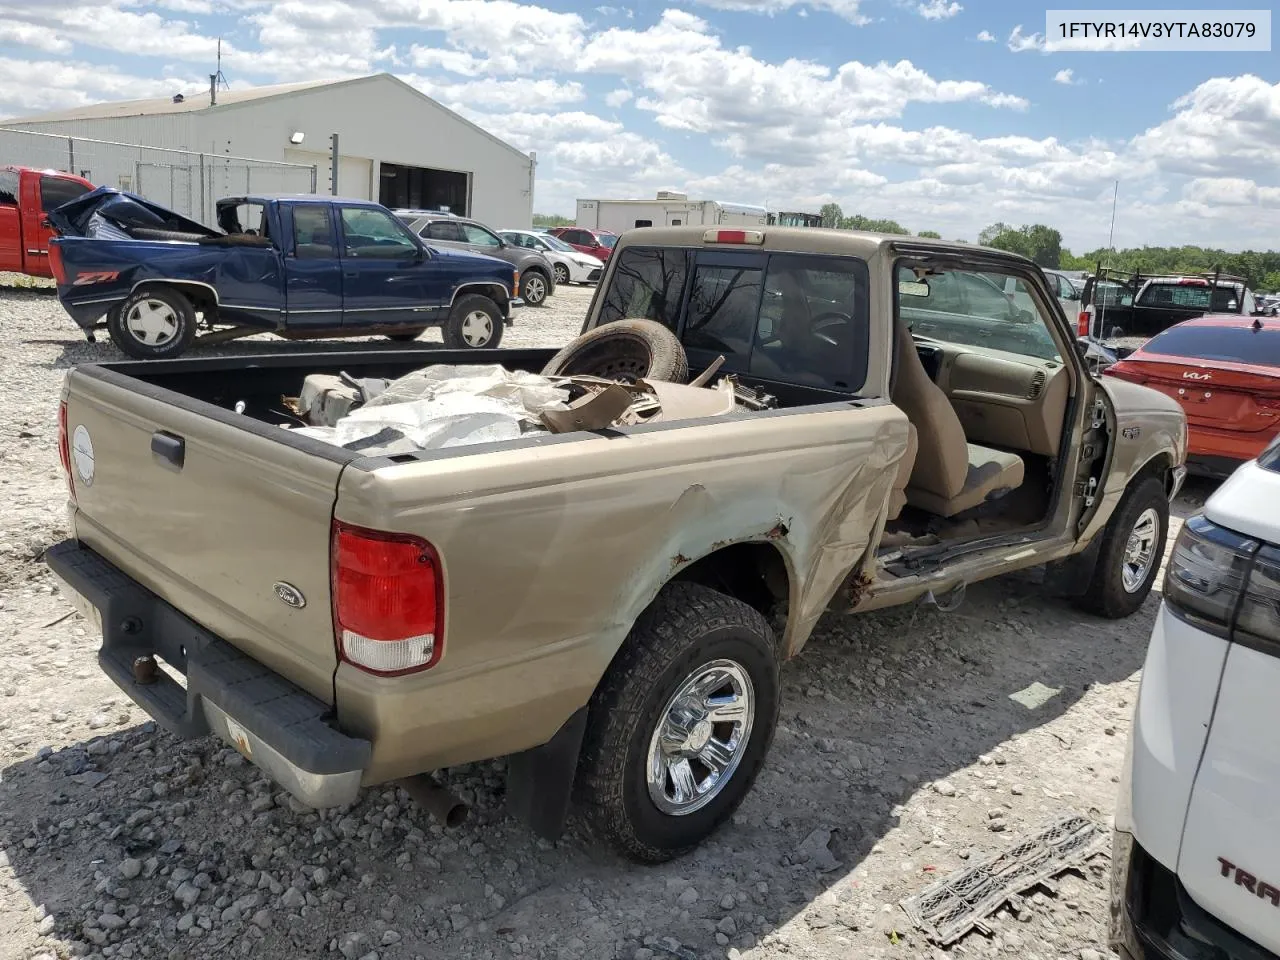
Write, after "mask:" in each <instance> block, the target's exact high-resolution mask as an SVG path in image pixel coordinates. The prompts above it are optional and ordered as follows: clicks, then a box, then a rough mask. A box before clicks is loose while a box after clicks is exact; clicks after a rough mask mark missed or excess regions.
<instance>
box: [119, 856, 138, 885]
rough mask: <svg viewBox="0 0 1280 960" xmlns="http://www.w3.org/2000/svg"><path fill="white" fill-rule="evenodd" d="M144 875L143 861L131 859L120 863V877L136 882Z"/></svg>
mask: <svg viewBox="0 0 1280 960" xmlns="http://www.w3.org/2000/svg"><path fill="white" fill-rule="evenodd" d="M141 873H142V861H141V860H135V859H133V858H132V857H130V858H129V859H128V860H123V861H121V863H120V876H122V877H124V878H125V879H126V880H136V879H137V878H138V876H139V875H140V874H141Z"/></svg>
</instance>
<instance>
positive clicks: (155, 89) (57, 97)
mask: <svg viewBox="0 0 1280 960" xmlns="http://www.w3.org/2000/svg"><path fill="white" fill-rule="evenodd" d="M36 77H38V78H39V82H32V81H33V78H36ZM208 85H209V80H208V78H204V79H195V78H192V79H189V80H182V79H173V78H170V79H161V78H157V77H139V76H136V75H132V74H126V73H120V72H119V71H117V70H115V69H112V68H110V67H102V66H99V65H97V64H91V63H81V62H76V61H68V60H15V59H12V58H10V57H0V116H14V115H18V114H24V113H36V112H43V111H48V110H63V109H66V108H69V107H81V106H85V105H87V104H91V103H98V102H99V101H102V100H130V99H134V98H140V97H164V96H170V95H172V94H175V93H195V92H197V91H199V90H202V89H207V88H208Z"/></svg>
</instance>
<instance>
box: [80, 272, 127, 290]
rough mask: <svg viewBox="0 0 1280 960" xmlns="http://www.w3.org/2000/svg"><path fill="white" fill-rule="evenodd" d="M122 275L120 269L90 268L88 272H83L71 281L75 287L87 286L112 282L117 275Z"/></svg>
mask: <svg viewBox="0 0 1280 960" xmlns="http://www.w3.org/2000/svg"><path fill="white" fill-rule="evenodd" d="M118 276H120V271H119V270H90V271H89V272H88V273H82V274H80V275H79V276H78V277H76V278H75V279H74V280H73V281H71V285H72V286H73V287H87V286H89V285H90V284H93V283H110V282H111V281H112V280H114V279H115V278H116V277H118Z"/></svg>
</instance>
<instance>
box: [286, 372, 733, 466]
mask: <svg viewBox="0 0 1280 960" xmlns="http://www.w3.org/2000/svg"><path fill="white" fill-rule="evenodd" d="M743 389H745V388H742V387H740V386H739V385H738V384H737V383H736V382H735V381H734V380H733V379H732V378H729V377H725V378H722V379H721V380H720V382H719V383H718V385H717V386H715V387H703V386H691V385H686V384H679V383H668V382H666V381H662V380H636V381H634V382H629V383H619V382H617V381H615V380H609V379H604V378H600V377H590V376H576V377H558V376H552V377H548V376H543V375H541V374H535V373H527V372H525V371H521V370H507V369H506V368H504V367H502V366H499V365H497V364H477V365H457V366H455V365H450V364H434V365H432V366H429V367H424V368H422V369H421V370H415V371H414V372H412V373H410V374H407V375H405V376H403V377H400V378H399V379H396V380H379V379H364V380H357V379H355V378H354V377H351V376H350V375H348V374H346V373H343V374H340V375H339V376H333V375H330V374H311V375H309V376H307V377H306V378H305V379H304V380H303V384H302V389H301V391H300V392H299V395H298V397H297V398H296V399H291V398H288V397H285V398H283V399H284V402H285V405H286V407H288V409H289V410H290V411H291V412H293V413H294V414H296V415H297V416H298V417H299V418H300V419H302V420H304V421H305V424H306V425H304V426H295V425H293V424H284V426H286V427H289V428H291V429H293V430H295V431H296V432H298V433H299V434H301V435H303V436H308V437H311V438H313V439H317V440H323V441H326V442H328V443H333V444H336V445H338V446H341V447H345V448H347V449H349V450H355V451H359V452H361V453H364V454H366V455H369V456H395V455H398V454H405V453H414V452H416V451H419V450H429V449H434V448H440V447H452V446H461V445H465V444H473V443H494V442H498V441H502V440H514V439H516V438H518V437H520V436H521V435H523V434H527V433H536V432H544V431H550V432H551V433H568V432H572V431H575V430H600V429H603V428H605V427H608V426H611V425H612V426H627V425H635V424H642V423H656V422H658V421H671V420H687V419H692V418H696V417H712V416H723V415H725V414H729V413H732V412H733V411H734V410H735V409H737V407H738V406H739V405H740V401H741V396H742V395H741V391H742V390H743ZM751 395H752V396H754V392H752V393H751Z"/></svg>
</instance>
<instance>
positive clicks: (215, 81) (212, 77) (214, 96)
mask: <svg viewBox="0 0 1280 960" xmlns="http://www.w3.org/2000/svg"><path fill="white" fill-rule="evenodd" d="M219 84H221V85H222V88H223V89H224V90H230V89H231V84H230V83H229V82H228V81H227V76H226V74H224V73H223V72H222V38H221V37H219V38H218V72H217V73H211V74H209V106H211V107H216V106H217V105H218V85H219Z"/></svg>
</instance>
